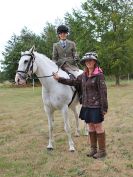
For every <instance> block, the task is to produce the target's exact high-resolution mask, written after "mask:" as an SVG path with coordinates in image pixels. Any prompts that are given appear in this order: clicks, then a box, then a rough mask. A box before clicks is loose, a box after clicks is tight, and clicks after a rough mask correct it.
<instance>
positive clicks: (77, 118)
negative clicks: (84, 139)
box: [71, 106, 80, 136]
mask: <svg viewBox="0 0 133 177" xmlns="http://www.w3.org/2000/svg"><path fill="white" fill-rule="evenodd" d="M71 110H72V111H73V113H74V117H75V120H76V131H75V135H76V136H80V128H79V117H78V113H77V109H76V106H75V107H71Z"/></svg>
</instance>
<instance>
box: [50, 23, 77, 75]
mask: <svg viewBox="0 0 133 177" xmlns="http://www.w3.org/2000/svg"><path fill="white" fill-rule="evenodd" d="M68 32H69V29H68V27H67V26H65V25H60V26H58V28H57V34H58V37H59V41H58V42H57V43H54V44H53V57H52V59H53V60H54V61H55V62H56V64H57V65H58V66H60V67H61V69H63V70H64V71H66V72H67V73H69V72H70V71H71V70H73V71H74V70H75V71H77V70H78V67H77V63H76V61H77V60H78V59H79V57H78V55H77V52H76V45H75V43H74V42H73V41H70V40H68V39H67V36H68ZM70 73H71V72H70Z"/></svg>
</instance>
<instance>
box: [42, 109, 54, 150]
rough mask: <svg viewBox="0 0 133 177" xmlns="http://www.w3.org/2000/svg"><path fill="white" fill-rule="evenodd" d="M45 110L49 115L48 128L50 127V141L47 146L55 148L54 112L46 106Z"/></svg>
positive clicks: (50, 148)
mask: <svg viewBox="0 0 133 177" xmlns="http://www.w3.org/2000/svg"><path fill="white" fill-rule="evenodd" d="M44 109H45V112H46V113H47V117H48V129H49V143H48V146H47V149H48V150H53V120H54V119H53V112H52V111H51V109H50V108H49V107H45V108H44Z"/></svg>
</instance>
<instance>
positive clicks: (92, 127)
mask: <svg viewBox="0 0 133 177" xmlns="http://www.w3.org/2000/svg"><path fill="white" fill-rule="evenodd" d="M81 64H82V65H84V66H85V71H84V72H83V73H82V74H81V75H79V76H78V77H77V78H76V79H65V78H62V77H60V76H58V74H57V73H56V74H54V76H53V77H54V79H56V80H58V82H60V83H62V84H66V85H70V86H77V85H80V87H81V88H82V108H81V110H80V115H79V117H80V118H81V119H82V120H84V121H85V122H86V123H87V124H88V128H89V138H90V144H91V151H90V152H89V153H88V154H87V156H89V157H93V158H96V159H97V158H101V157H105V156H106V148H105V147H106V146H105V131H104V128H103V125H102V122H103V121H104V115H105V114H106V113H107V110H108V101H107V87H106V84H105V81H104V75H103V72H102V70H101V69H100V68H99V66H98V60H97V55H96V53H92V52H89V53H86V54H85V56H84V57H83V58H82V60H81ZM97 142H98V145H99V150H98V151H97Z"/></svg>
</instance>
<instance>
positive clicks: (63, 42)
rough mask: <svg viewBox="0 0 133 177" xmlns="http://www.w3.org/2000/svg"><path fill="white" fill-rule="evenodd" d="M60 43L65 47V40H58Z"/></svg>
mask: <svg viewBox="0 0 133 177" xmlns="http://www.w3.org/2000/svg"><path fill="white" fill-rule="evenodd" d="M60 44H61V46H62V47H63V48H65V47H66V40H60Z"/></svg>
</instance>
